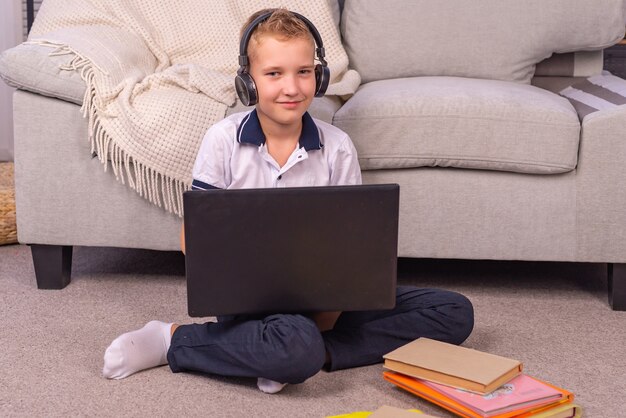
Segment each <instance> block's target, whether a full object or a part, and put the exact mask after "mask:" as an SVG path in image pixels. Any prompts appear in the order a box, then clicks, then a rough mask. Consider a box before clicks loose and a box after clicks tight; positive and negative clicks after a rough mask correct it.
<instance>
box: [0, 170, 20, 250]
mask: <svg viewBox="0 0 626 418" xmlns="http://www.w3.org/2000/svg"><path fill="white" fill-rule="evenodd" d="M16 242H17V227H16V224H15V187H14V184H13V163H10V162H9V163H0V245H3V244H14V243H16Z"/></svg>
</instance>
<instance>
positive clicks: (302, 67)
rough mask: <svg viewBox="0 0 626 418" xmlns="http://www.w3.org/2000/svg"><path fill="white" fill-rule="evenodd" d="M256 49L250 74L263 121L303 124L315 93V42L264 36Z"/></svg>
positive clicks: (258, 110) (280, 123)
mask: <svg viewBox="0 0 626 418" xmlns="http://www.w3.org/2000/svg"><path fill="white" fill-rule="evenodd" d="M254 48H255V49H254V54H253V57H251V62H250V75H251V76H252V78H253V79H254V82H255V84H256V88H257V95H258V102H257V105H256V108H257V113H258V115H259V118H260V120H261V122H262V123H263V122H265V123H271V124H278V125H283V126H284V125H294V124H300V123H301V121H302V115H303V114H304V112H306V111H307V109H308V108H309V105H310V104H311V101H312V100H313V97H314V95H315V71H314V68H315V64H314V61H313V57H314V47H313V44H312V42H311V41H310V40H307V39H299V38H295V39H289V40H281V39H279V38H276V37H274V36H264V37H263V38H261V39H260V42H259V43H257V44H256V45H255V47H254Z"/></svg>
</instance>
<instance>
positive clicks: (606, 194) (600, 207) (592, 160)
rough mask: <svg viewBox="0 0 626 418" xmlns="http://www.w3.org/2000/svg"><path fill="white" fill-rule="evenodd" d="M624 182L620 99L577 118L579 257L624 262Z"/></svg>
mask: <svg viewBox="0 0 626 418" xmlns="http://www.w3.org/2000/svg"><path fill="white" fill-rule="evenodd" d="M625 186H626V105H622V106H617V107H614V108H612V109H606V110H600V111H597V112H594V113H591V114H589V115H587V116H586V117H585V118H584V119H583V121H582V129H581V141H580V150H579V157H578V167H577V175H576V191H577V197H576V201H577V208H576V222H577V224H578V228H577V229H578V231H579V232H578V245H577V247H578V252H579V254H581V255H582V254H584V255H585V256H584V259H586V260H589V261H603V262H624V260H625V255H624V254H626V231H625V230H624V225H626V210H624V208H625V207H626V187H625ZM598 231H603V232H602V233H598Z"/></svg>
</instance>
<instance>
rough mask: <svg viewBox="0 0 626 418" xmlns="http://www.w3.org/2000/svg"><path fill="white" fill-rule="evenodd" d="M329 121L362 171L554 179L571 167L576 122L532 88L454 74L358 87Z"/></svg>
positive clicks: (565, 106)
mask: <svg viewBox="0 0 626 418" xmlns="http://www.w3.org/2000/svg"><path fill="white" fill-rule="evenodd" d="M333 124H334V125H336V126H337V127H339V128H341V129H343V130H344V131H345V132H347V133H348V134H349V135H350V137H351V138H352V140H353V142H354V144H355V146H356V148H357V151H358V153H359V161H360V163H361V168H362V169H363V170H375V169H393V168H411V167H424V166H439V167H459V168H473V169H485V170H500V171H512V172H519V173H533V174H554V173H563V172H568V171H571V170H573V169H574V168H575V167H576V161H577V157H578V142H579V134H580V123H579V120H578V117H577V115H576V111H575V110H574V108H573V107H572V105H571V104H570V103H569V102H568V101H567V100H566V99H565V98H563V97H560V96H558V95H556V94H554V93H552V92H549V91H547V90H543V89H540V88H538V87H534V86H530V85H526V84H520V83H512V82H506V81H494V80H480V79H469V78H458V77H416V78H405V79H392V80H381V81H374V82H371V83H367V84H364V85H362V86H361V87H360V88H359V90H358V91H357V93H356V94H355V95H354V96H353V97H352V98H350V99H349V100H348V101H347V102H346V103H345V104H344V106H343V107H342V108H341V109H339V111H338V112H337V113H336V114H335V117H334V119H333Z"/></svg>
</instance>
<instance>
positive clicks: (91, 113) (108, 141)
mask: <svg viewBox="0 0 626 418" xmlns="http://www.w3.org/2000/svg"><path fill="white" fill-rule="evenodd" d="M29 43H34V44H39V45H44V46H48V47H54V48H55V50H54V51H53V52H51V53H50V55H68V54H73V55H74V56H73V58H72V59H71V60H70V62H69V63H67V64H66V65H64V66H63V67H61V69H62V70H67V71H76V72H78V73H79V74H80V76H81V78H82V79H83V81H84V82H85V84H86V86H87V88H86V89H85V95H84V97H83V104H82V106H81V108H80V110H81V113H82V115H83V117H85V118H87V121H88V122H87V123H88V132H89V141H90V143H91V153H92V154H96V155H97V156H98V159H99V160H100V162H101V163H102V164H103V166H104V171H107V170H108V166H109V161H110V162H111V168H112V169H113V174H114V175H115V178H116V180H117V181H119V182H121V183H122V184H126V182H127V181H128V186H129V187H130V188H131V189H133V190H135V191H136V192H137V193H138V194H139V196H141V197H143V198H144V199H146V200H148V201H150V202H151V203H153V204H155V205H157V206H158V207H160V208H163V209H165V210H166V211H168V212H170V213H174V214H176V215H178V216H179V217H182V216H183V192H185V191H187V190H190V188H191V187H190V185H189V184H187V183H185V182H183V181H180V180H176V179H174V178H172V177H170V176H167V175H165V174H163V173H159V172H157V171H155V170H153V169H152V168H150V167H148V166H147V165H146V164H144V163H142V162H141V161H138V160H137V159H135V158H133V157H132V156H131V155H129V154H128V153H127V152H126V151H125V150H124V149H122V148H121V147H120V146H119V145H118V144H117V143H116V142H115V141H114V140H113V139H112V138H111V136H110V135H109V134H108V133H107V132H106V130H105V129H104V127H103V126H102V124H101V123H100V121H99V118H98V117H99V116H100V115H105V116H107V117H114V116H112V115H109V114H107V112H106V111H105V109H103V108H102V105H101V103H99V102H98V99H97V96H96V87H95V84H96V83H95V74H96V72H95V70H96V69H97V70H98V71H101V72H102V73H103V74H106V72H105V71H102V69H101V68H99V67H97V66H96V65H95V64H94V63H93V62H92V61H91V60H89V59H88V58H85V57H83V56H81V55H80V54H79V53H77V52H76V51H74V50H73V49H72V48H70V47H69V46H67V45H58V44H54V43H51V42H48V41H43V40H32V41H29Z"/></svg>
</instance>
